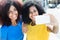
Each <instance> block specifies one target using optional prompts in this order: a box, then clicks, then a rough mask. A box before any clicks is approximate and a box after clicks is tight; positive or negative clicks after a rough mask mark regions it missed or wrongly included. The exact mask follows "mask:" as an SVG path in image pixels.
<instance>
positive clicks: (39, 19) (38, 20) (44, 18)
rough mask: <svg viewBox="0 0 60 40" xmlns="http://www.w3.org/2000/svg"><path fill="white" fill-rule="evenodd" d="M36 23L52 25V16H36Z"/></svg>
mask: <svg viewBox="0 0 60 40" xmlns="http://www.w3.org/2000/svg"><path fill="white" fill-rule="evenodd" d="M35 23H36V24H47V23H50V16H49V15H38V16H35Z"/></svg>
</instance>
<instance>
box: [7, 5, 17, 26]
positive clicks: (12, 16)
mask: <svg viewBox="0 0 60 40" xmlns="http://www.w3.org/2000/svg"><path fill="white" fill-rule="evenodd" d="M8 16H9V18H10V19H11V22H12V25H16V24H17V22H16V20H17V17H18V11H17V9H16V8H15V7H14V6H13V5H12V6H11V7H10V9H9V14H8Z"/></svg>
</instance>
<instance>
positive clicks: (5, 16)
mask: <svg viewBox="0 0 60 40" xmlns="http://www.w3.org/2000/svg"><path fill="white" fill-rule="evenodd" d="M11 5H13V6H14V7H15V8H16V9H17V11H18V17H17V20H16V22H18V21H19V20H20V14H21V5H20V4H19V3H17V2H14V1H9V2H7V3H6V4H5V6H4V7H3V16H2V17H3V22H4V24H5V25H7V26H9V25H11V24H12V23H11V20H10V18H9V17H8V11H9V9H10V7H11Z"/></svg>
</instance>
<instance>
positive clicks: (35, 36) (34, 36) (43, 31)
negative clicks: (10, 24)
mask: <svg viewBox="0 0 60 40" xmlns="http://www.w3.org/2000/svg"><path fill="white" fill-rule="evenodd" d="M27 28H28V31H27V40H48V37H49V32H48V31H47V27H46V25H45V24H41V25H35V26H31V25H28V26H27Z"/></svg>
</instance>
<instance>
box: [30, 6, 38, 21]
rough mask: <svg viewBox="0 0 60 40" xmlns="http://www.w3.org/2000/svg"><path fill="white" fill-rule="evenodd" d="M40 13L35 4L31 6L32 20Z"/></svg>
mask: <svg viewBox="0 0 60 40" xmlns="http://www.w3.org/2000/svg"><path fill="white" fill-rule="evenodd" d="M37 15H38V10H37V8H36V7H35V6H31V7H30V8H29V18H30V19H31V20H32V21H35V16H37Z"/></svg>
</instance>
